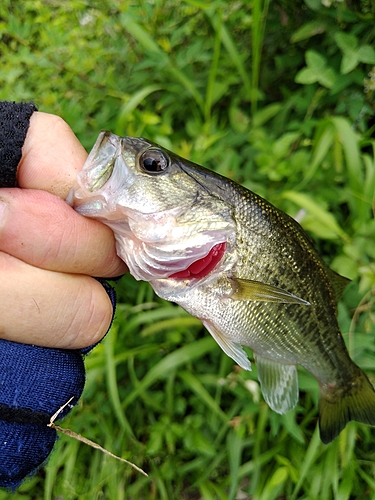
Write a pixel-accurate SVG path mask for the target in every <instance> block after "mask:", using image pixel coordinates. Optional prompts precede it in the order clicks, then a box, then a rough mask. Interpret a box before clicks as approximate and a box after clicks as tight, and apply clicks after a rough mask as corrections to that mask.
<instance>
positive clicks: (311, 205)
mask: <svg viewBox="0 0 375 500" xmlns="http://www.w3.org/2000/svg"><path fill="white" fill-rule="evenodd" d="M283 198H286V199H288V200H290V201H293V202H294V203H295V204H296V205H298V206H299V207H301V208H302V209H304V210H306V211H307V212H308V213H309V214H311V215H312V216H313V217H314V219H315V221H316V222H317V224H318V225H319V226H323V227H324V228H325V230H326V231H327V235H330V237H331V238H337V237H340V238H342V239H343V240H345V241H349V236H348V235H347V234H346V233H345V231H344V230H343V229H342V228H341V227H340V226H339V224H338V222H337V221H336V219H335V217H334V215H333V214H331V213H330V212H328V211H327V210H326V209H324V208H323V207H322V205H321V204H320V203H318V202H316V201H315V200H314V199H313V198H311V196H310V195H308V194H305V193H297V192H296V191H286V192H285V193H283Z"/></svg>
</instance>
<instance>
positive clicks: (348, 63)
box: [340, 50, 359, 75]
mask: <svg viewBox="0 0 375 500" xmlns="http://www.w3.org/2000/svg"><path fill="white" fill-rule="evenodd" d="M358 62H359V57H358V51H355V50H348V51H347V52H345V53H344V55H343V58H342V61H341V66H340V72H341V74H342V75H346V74H347V73H350V71H352V70H353V69H354V68H355V67H356V66H357V64H358Z"/></svg>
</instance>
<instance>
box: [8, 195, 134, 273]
mask: <svg viewBox="0 0 375 500" xmlns="http://www.w3.org/2000/svg"><path fill="white" fill-rule="evenodd" d="M0 201H2V202H3V203H5V210H4V212H5V213H3V216H2V218H0V251H3V252H6V253H8V254H10V255H13V256H14V257H17V258H18V259H21V260H23V261H25V262H27V263H28V264H31V265H33V266H37V267H41V268H43V269H48V270H51V271H59V272H67V273H79V274H87V275H90V276H103V277H107V278H109V277H113V276H119V275H121V274H124V273H125V272H126V271H127V268H126V266H125V264H124V262H123V261H122V260H121V259H120V258H119V257H118V256H117V254H116V247H115V239H114V236H113V232H112V231H111V230H110V229H109V228H108V227H107V226H105V225H104V224H101V223H100V222H98V221H95V220H92V219H88V218H86V217H82V216H81V215H79V214H78V213H77V212H75V211H74V210H73V209H72V208H71V207H70V206H69V205H67V204H66V203H65V202H64V201H63V200H62V199H61V198H58V197H57V196H54V195H52V194H50V193H47V192H45V191H40V190H34V189H15V188H13V189H0Z"/></svg>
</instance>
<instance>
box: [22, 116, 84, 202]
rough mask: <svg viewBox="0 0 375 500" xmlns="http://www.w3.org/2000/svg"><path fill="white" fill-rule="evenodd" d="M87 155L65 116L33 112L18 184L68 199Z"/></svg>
mask: <svg viewBox="0 0 375 500" xmlns="http://www.w3.org/2000/svg"><path fill="white" fill-rule="evenodd" d="M86 158H87V153H86V151H85V149H84V148H83V146H82V145H81V143H80V142H79V141H78V139H77V138H76V136H75V135H74V133H73V131H72V130H71V128H70V127H69V125H68V124H67V123H66V122H65V121H64V120H63V119H62V118H60V117H58V116H55V115H50V114H48V113H40V112H36V113H33V115H32V116H31V118H30V127H29V130H28V132H27V135H26V140H25V143H24V146H23V148H22V159H21V162H20V164H19V167H18V174H17V178H18V185H19V186H20V187H23V188H33V189H43V190H45V191H48V192H50V193H53V194H56V195H57V196H59V197H60V198H63V199H65V198H66V197H67V195H68V193H69V190H70V188H71V186H72V185H73V183H74V181H75V178H76V175H77V173H78V172H80V171H81V170H82V166H83V164H84V162H85V160H86Z"/></svg>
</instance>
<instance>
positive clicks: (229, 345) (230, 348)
mask: <svg viewBox="0 0 375 500" xmlns="http://www.w3.org/2000/svg"><path fill="white" fill-rule="evenodd" d="M203 324H204V326H205V327H206V328H207V330H208V331H209V332H210V334H211V335H212V337H213V338H214V339H215V340H216V342H217V343H218V344H219V346H220V347H221V348H222V349H223V351H224V352H225V354H227V356H229V357H230V358H232V359H233V360H234V361H235V362H236V363H237V364H238V365H240V366H241V367H242V368H244V369H245V370H250V371H251V364H250V361H249V358H248V357H247V354H246V352H245V351H244V350H243V349H242V347H241V346H240V345H239V344H236V343H235V342H232V341H231V340H230V339H228V338H226V337H225V336H224V335H223V334H222V333H221V332H220V331H219V330H218V329H217V328H216V327H215V326H214V325H213V324H212V323H210V322H209V321H203Z"/></svg>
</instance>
